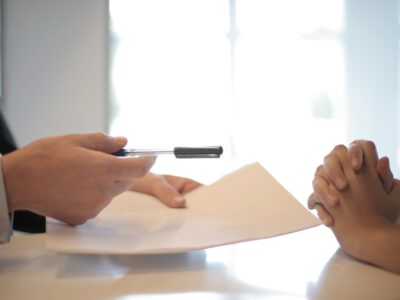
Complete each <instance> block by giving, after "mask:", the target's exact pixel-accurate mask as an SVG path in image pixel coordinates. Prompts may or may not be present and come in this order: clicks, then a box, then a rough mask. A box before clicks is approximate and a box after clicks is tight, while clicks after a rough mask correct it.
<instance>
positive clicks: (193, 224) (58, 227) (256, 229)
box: [47, 163, 320, 254]
mask: <svg viewBox="0 0 400 300" xmlns="http://www.w3.org/2000/svg"><path fill="white" fill-rule="evenodd" d="M185 198H186V200H187V208H184V209H171V208H168V207H166V206H164V205H163V204H161V203H160V202H159V200H157V199H156V198H154V197H151V196H148V195H144V194H139V193H133V192H126V193H123V194H121V195H119V196H117V197H116V198H115V199H114V200H113V201H112V202H111V204H110V205H109V206H108V207H106V208H105V209H104V210H103V211H102V212H101V213H100V214H99V215H98V216H97V217H96V218H95V219H93V220H90V221H88V222H87V223H85V224H84V225H80V226H76V227H71V226H67V225H65V224H63V223H60V222H58V221H55V220H52V219H48V220H47V247H48V248H49V249H52V250H55V251H58V252H70V253H99V254H100V253H101V254H139V253H140V254H143V253H171V252H184V251H191V250H198V249H205V248H209V247H215V246H219V245H225V244H231V243H237V242H243V241H249V240H255V239H262V238H267V237H273V236H277V235H281V234H285V233H290V232H294V231H298V230H302V229H305V228H309V227H312V226H316V225H319V224H320V221H319V220H318V219H317V218H316V217H315V216H314V215H312V214H311V213H310V212H309V211H308V210H307V209H306V208H304V207H303V206H302V205H301V204H300V203H299V202H298V201H297V200H296V199H295V198H294V197H293V196H292V195H291V194H290V193H289V192H287V191H286V190H285V189H284V188H283V187H282V186H281V185H280V184H279V183H278V182H277V181H276V180H275V179H274V178H273V177H272V176H271V175H270V174H269V173H268V172H267V171H266V170H265V169H264V168H263V167H262V166H261V165H260V164H258V163H254V164H251V165H247V166H245V167H243V168H241V169H239V170H237V171H235V172H233V173H231V174H229V175H227V176H225V177H223V178H221V179H220V180H218V181H217V182H215V183H213V184H211V185H208V186H202V187H200V188H198V189H196V190H194V191H193V192H191V193H189V194H187V195H186V196H185Z"/></svg>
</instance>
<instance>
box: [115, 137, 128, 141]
mask: <svg viewBox="0 0 400 300" xmlns="http://www.w3.org/2000/svg"><path fill="white" fill-rule="evenodd" d="M114 140H116V141H118V142H126V141H127V139H126V137H124V136H115V137H114Z"/></svg>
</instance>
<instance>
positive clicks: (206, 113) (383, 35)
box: [109, 0, 399, 200]
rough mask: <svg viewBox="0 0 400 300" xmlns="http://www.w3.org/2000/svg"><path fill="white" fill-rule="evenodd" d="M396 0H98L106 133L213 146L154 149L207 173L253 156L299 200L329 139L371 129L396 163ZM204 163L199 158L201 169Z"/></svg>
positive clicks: (168, 167) (160, 143) (171, 163)
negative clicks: (179, 151)
mask: <svg viewBox="0 0 400 300" xmlns="http://www.w3.org/2000/svg"><path fill="white" fill-rule="evenodd" d="M398 11H399V9H398V2H397V1H390V0H389V1H373V0H368V1H360V0H347V1H345V0H323V1H321V0H302V1H298V0H269V1H265V0H242V1H241V0H223V1H222V0H221V1H215V0H205V1H188V0H171V1H165V0H146V1H144V0H143V1H140V0H135V1H132V0H110V18H111V19H110V34H111V39H110V46H111V48H110V49H111V52H110V58H111V59H110V63H111V65H110V67H111V68H110V75H111V76H110V84H111V85H110V86H111V110H110V113H111V115H110V116H111V117H110V127H109V128H110V132H111V134H115V135H120V134H122V135H126V136H129V137H130V141H131V143H132V145H131V146H132V147H143V146H144V147H173V146H175V145H189V146H196V145H223V146H224V149H225V154H224V157H223V159H221V160H220V161H218V162H216V161H190V162H189V161H184V162H183V161H176V160H173V159H161V158H160V159H159V160H158V163H157V164H156V166H155V170H157V171H159V172H163V173H164V172H171V171H173V172H177V173H179V174H182V175H185V176H191V177H194V178H198V179H199V180H202V181H203V182H204V181H212V180H214V177H216V176H219V174H220V173H224V172H225V170H226V169H229V168H232V167H233V166H234V165H243V164H245V163H249V162H252V161H259V162H261V163H262V164H263V165H264V167H265V168H267V170H268V171H270V172H271V173H273V174H274V175H275V176H276V177H277V178H278V180H279V181H280V182H281V183H282V184H283V185H284V186H286V187H287V188H288V189H289V190H291V191H292V192H293V193H294V194H296V195H297V196H298V197H299V198H301V199H302V200H305V198H306V197H307V195H308V193H309V192H310V188H311V181H312V178H313V173H314V170H315V168H316V166H317V165H318V164H320V163H321V162H322V159H323V157H324V155H326V154H327V153H328V152H329V151H330V150H331V149H332V147H333V146H334V145H336V144H338V143H343V144H348V143H349V142H350V141H352V140H353V139H372V140H374V141H375V142H376V144H377V146H378V149H379V151H380V154H384V155H388V156H389V157H390V158H391V159H392V167H393V168H394V169H395V171H396V172H397V169H398V160H397V153H398V150H397V149H398V145H397V143H398V141H397V140H398V117H397V116H398V105H397V103H398V83H399V79H398V69H399V66H398V56H399V47H398V44H399V34H398V28H399V22H398V20H399V13H398ZM205 166H207V167H205Z"/></svg>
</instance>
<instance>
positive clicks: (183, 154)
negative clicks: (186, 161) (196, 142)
mask: <svg viewBox="0 0 400 300" xmlns="http://www.w3.org/2000/svg"><path fill="white" fill-rule="evenodd" d="M222 152H223V149H222V147H221V146H213V147H201V148H197V147H196V148H191V147H175V148H174V154H175V157H176V158H219V157H220V156H221V154H222Z"/></svg>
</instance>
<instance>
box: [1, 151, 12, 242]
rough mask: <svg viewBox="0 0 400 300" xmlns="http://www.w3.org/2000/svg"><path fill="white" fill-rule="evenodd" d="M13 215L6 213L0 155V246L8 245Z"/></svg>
mask: <svg viewBox="0 0 400 300" xmlns="http://www.w3.org/2000/svg"><path fill="white" fill-rule="evenodd" d="M12 219H13V214H12V213H9V212H8V205H7V196H6V190H5V186H4V179H3V168H2V158H1V155H0V244H2V243H8V242H9V241H10V237H11V234H12Z"/></svg>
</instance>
